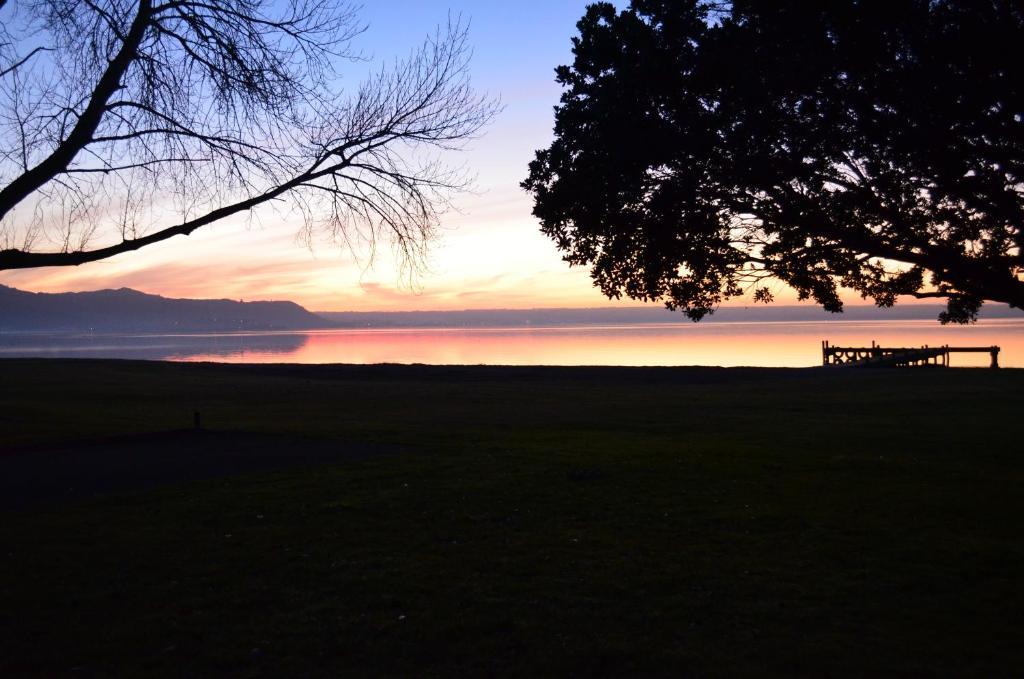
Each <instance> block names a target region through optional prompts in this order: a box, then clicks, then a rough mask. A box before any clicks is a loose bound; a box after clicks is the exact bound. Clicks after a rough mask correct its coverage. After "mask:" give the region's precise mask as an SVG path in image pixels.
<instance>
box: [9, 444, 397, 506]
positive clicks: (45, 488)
mask: <svg viewBox="0 0 1024 679" xmlns="http://www.w3.org/2000/svg"><path fill="white" fill-rule="evenodd" d="M404 450H406V449H405V448H402V447H399V446H389V445H384V444H371V443H352V442H340V441H325V440H318V439H308V438H303V437H298V436H285V435H276V434H253V433H245V432H228V431H206V430H182V431H169V432H154V433H147V434H137V435H131V436H120V437H115V438H107V439H96V440H91V441H81V442H72V443H62V444H56V445H48V446H33V447H24V448H20V449H13V450H5V451H0V510H12V509H13V510H19V509H34V508H41V507H47V506H52V505H55V504H60V503H64V502H69V501H73V500H80V499H86V498H92V497H99V496H103V495H107V494H109V493H119V492H129V491H136V490H145V489H149V488H156V487H159V486H165V485H171V484H175V483H183V482H186V481H194V480H198V479H210V478H218V477H225V476H231V475H234V474H243V473H249V472H271V471H280V470H284V469H288V468H290V467H297V466H304V465H315V464H327V463H333V462H345V461H353V460H362V459H367V458H370V457H376V456H378V455H383V454H391V453H399V452H402V451H404Z"/></svg>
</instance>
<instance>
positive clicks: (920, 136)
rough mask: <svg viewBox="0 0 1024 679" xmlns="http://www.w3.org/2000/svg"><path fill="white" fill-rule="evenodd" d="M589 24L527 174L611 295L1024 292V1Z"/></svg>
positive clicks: (633, 10)
mask: <svg viewBox="0 0 1024 679" xmlns="http://www.w3.org/2000/svg"><path fill="white" fill-rule="evenodd" d="M578 28H579V36H578V37H576V38H574V39H573V52H574V55H575V58H574V61H573V63H572V65H571V66H561V67H559V68H558V69H557V71H556V74H557V80H558V82H559V83H561V84H562V85H563V86H564V88H565V91H564V93H563V95H562V99H561V104H560V105H559V106H558V107H557V108H556V114H555V139H554V141H553V143H552V144H551V146H550V147H549V148H547V149H544V150H541V151H538V153H537V156H536V159H535V160H534V161H533V162H532V163H531V165H530V174H529V177H528V178H527V179H526V180H525V181H524V182H523V187H524V188H525V189H527V190H528V191H530V192H531V193H532V194H533V197H534V200H535V207H534V214H535V215H536V216H537V217H538V218H539V219H540V221H541V225H542V230H543V232H544V233H545V234H547V235H548V236H550V237H551V238H552V239H553V240H554V241H555V243H556V244H557V246H558V248H559V249H560V250H561V251H562V252H563V253H564V257H565V259H566V260H567V261H569V262H570V263H572V264H577V265H589V266H590V267H591V268H592V276H593V278H594V280H595V282H596V283H597V285H598V286H600V288H601V290H602V291H603V292H604V293H605V294H607V295H609V296H612V297H618V296H620V295H622V294H625V295H627V296H629V297H633V298H637V299H641V300H662V301H664V302H665V303H666V304H667V305H668V306H669V307H670V308H679V309H681V310H682V311H683V312H685V313H686V314H687V315H689V316H690V317H691V318H693V319H695V320H698V319H700V318H701V317H703V316H704V315H706V314H707V313H710V312H712V311H713V310H714V309H715V307H716V306H717V305H719V304H720V303H721V302H723V301H724V300H727V299H730V298H735V297H738V296H741V295H744V294H753V296H754V298H755V299H759V300H763V301H769V300H770V299H771V298H772V292H771V287H770V281H773V280H774V281H781V282H783V283H785V284H788V285H789V286H791V287H792V288H793V289H795V290H796V291H797V293H798V294H799V296H800V298H801V299H808V298H809V299H813V300H815V301H816V302H818V303H819V304H821V305H822V306H823V307H824V308H826V309H828V310H830V311H840V310H841V309H842V301H841V299H840V296H839V294H840V286H845V287H847V288H852V289H853V290H856V291H858V292H859V293H860V294H861V295H863V296H864V297H865V298H869V299H871V300H873V301H874V302H876V303H877V304H879V305H881V306H890V305H892V304H893V303H894V302H895V301H896V300H897V298H898V297H899V296H901V295H910V296H914V297H919V298H933V297H934V298H945V299H946V300H947V302H948V310H947V312H945V313H944V314H943V315H942V316H941V317H940V320H942V321H943V322H949V321H956V322H967V321H969V320H972V319H973V318H975V316H976V314H977V311H978V309H979V308H980V306H981V304H982V303H983V301H985V300H994V301H1000V302H1007V303H1009V304H1011V305H1013V306H1015V307H1017V308H1024V281H1022V274H1024V254H1022V253H1024V250H1022V242H1021V241H1022V236H1021V228H1022V225H1024V184H1022V181H1024V122H1022V115H1024V63H1022V62H1021V60H1019V59H1017V58H1015V57H1014V56H1013V55H1014V54H1015V51H1016V50H1017V46H1019V45H1020V44H1022V43H1024V5H1022V4H1021V3H1019V2H1017V1H1015V0H981V1H980V2H979V1H977V0H887V1H886V2H881V1H872V0H837V1H835V2H823V3H808V2H802V1H800V0H782V1H780V2H771V3H765V2H757V1H754V0H736V1H735V2H731V3H724V2H706V1H699V0H634V2H633V3H632V4H631V5H630V6H629V8H628V9H626V10H624V11H621V12H620V11H618V10H616V8H615V7H614V6H613V5H611V4H609V3H597V4H594V5H591V6H590V7H588V9H587V11H586V14H585V16H584V17H583V19H582V20H581V21H580V22H579V24H578Z"/></svg>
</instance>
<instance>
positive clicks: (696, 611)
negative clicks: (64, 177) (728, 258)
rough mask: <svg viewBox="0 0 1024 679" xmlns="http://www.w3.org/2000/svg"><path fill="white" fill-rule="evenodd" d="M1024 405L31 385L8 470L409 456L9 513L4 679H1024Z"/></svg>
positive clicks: (791, 395) (376, 381)
mask: <svg viewBox="0 0 1024 679" xmlns="http://www.w3.org/2000/svg"><path fill="white" fill-rule="evenodd" d="M1022 387H1024V371H1019V370H1001V371H989V370H957V369H949V370H940V369H934V370H929V369H923V370H893V371H856V370H853V371H842V370H839V371H822V370H773V369H763V370H756V369H731V370H723V369H712V368H707V369H704V368H682V369H617V368H581V369H572V368H550V369H540V368H532V369H531V368H523V369H511V368H507V369H502V368H442V367H437V368H429V367H422V366H420V367H416V366H413V367H397V366H390V367H389V366H381V367H358V366H353V367H343V366H338V367H327V366H324V367H318V366H308V367H296V366H217V365H186V364H164V363H139V362H116V361H80V362H76V361H43V360H8V361H2V362H0V447H6V448H7V449H8V450H11V449H16V451H20V452H13V453H10V452H9V453H7V454H19V455H29V454H33V453H32V446H37V445H41V444H46V443H48V442H59V441H69V440H74V439H80V438H89V437H96V436H107V435H112V434H126V433H133V432H154V431H161V430H169V429H176V428H181V427H186V426H191V422H192V413H193V411H195V410H199V411H201V412H202V416H203V421H204V424H205V426H207V427H209V428H211V429H214V430H224V431H241V432H249V433H260V432H265V433H268V434H275V435H284V434H300V435H302V436H306V437H313V438H316V439H318V440H319V439H327V440H336V441H339V442H343V441H357V442H365V443H373V444H389V445H392V444H393V445H398V446H404V447H406V448H407V452H404V453H400V454H392V455H386V456H382V457H379V458H372V459H366V460H361V461H353V462H345V463H340V464H331V465H326V466H324V465H320V466H313V467H304V468H301V469H293V470H291V471H288V472H283V473H274V474H255V475H243V476H234V477H231V478H227V479H218V480H207V481H199V482H193V483H189V484H185V485H174V486H168V487H165V488H163V489H159V490H155V491H147V492H144V493H129V494H119V495H115V496H110V497H106V498H103V499H99V500H91V501H87V502H77V503H73V504H55V505H53V506H51V507H47V508H43V509H39V510H32V511H21V512H5V513H2V514H0V545H2V549H0V564H2V565H0V602H2V603H0V674H3V675H6V676H16V675H17V676H21V675H45V676H51V675H64V674H73V675H74V676H110V675H119V676H138V675H157V676H206V675H213V674H233V675H251V676H319V675H324V676H337V675H339V674H357V675H396V676H397V675H401V676H408V675H470V676H476V675H535V674H540V675H564V674H574V675H582V676H587V675H623V674H646V675H670V674H671V675H679V674H688V673H691V674H701V675H707V674H711V675H736V674H763V673H768V674H781V675H813V676H822V675H832V676H836V675H839V676H846V675H877V674H883V675H914V676H918V675H934V676H958V675H987V676H992V675H1011V674H1017V673H1019V672H1020V670H1021V668H1022V667H1024V584H1022V579H1021V574H1022V573H1024V541H1022V535H1024V531H1022V529H1024V519H1022V516H1024V493H1022V492H1021V491H1022V487H1024V486H1022V482H1024V462H1022V453H1024V446H1022V445H1021V431H1022V429H1021V427H1022V423H1024V418H1022V413H1024V388H1022ZM144 454H145V451H144V450H142V451H140V455H144Z"/></svg>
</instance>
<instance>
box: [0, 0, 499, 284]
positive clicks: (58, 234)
mask: <svg viewBox="0 0 1024 679" xmlns="http://www.w3.org/2000/svg"><path fill="white" fill-rule="evenodd" d="M361 31H362V27H361V26H360V25H359V23H358V21H357V17H356V15H355V12H354V10H353V8H352V7H350V6H348V5H343V4H340V3H339V2H336V1H334V0H288V1H287V2H275V1H273V0H22V1H20V2H18V1H13V2H10V3H8V2H7V1H6V0H0V269H17V268H25V267H35V266H50V265H71V264H81V263H83V262H89V261H93V260H97V259H102V258H105V257H109V256H111V255H114V254H117V253H120V252H125V251H128V250H135V249H138V248H140V247H143V246H145V245H149V244H151V243H156V242H158V241H162V240H165V239H167V238H170V237H172V236H175V235H179V234H185V235H187V234H190V233H192V232H193V231H194V230H195V229H197V228H199V227H202V226H204V225H207V224H210V223H212V222H215V221H217V220H220V219H223V218H225V217H228V216H229V215H232V214H235V213H239V212H246V211H249V210H251V209H253V208H255V207H257V206H259V205H261V204H265V203H268V202H270V201H274V202H279V199H287V203H285V204H287V205H289V206H290V207H294V208H297V209H298V210H299V211H300V212H301V214H302V217H303V219H304V221H303V224H304V227H303V228H304V232H305V234H306V235H307V236H309V237H310V238H312V237H313V234H314V233H315V232H316V229H317V228H319V227H322V228H323V229H325V230H326V232H327V233H328V234H330V235H331V236H334V237H335V238H337V239H340V240H342V241H345V242H349V243H352V241H354V240H365V241H369V242H370V243H371V244H372V243H375V242H377V240H378V238H381V237H383V238H385V239H386V240H390V241H391V242H392V243H393V244H395V245H396V246H397V249H398V250H399V252H400V254H401V255H403V256H404V257H405V259H406V260H407V261H415V260H417V259H418V257H419V255H420V254H421V251H422V248H423V246H424V244H425V243H426V242H427V241H428V240H429V239H430V237H431V235H432V233H433V231H434V228H435V225H436V218H437V215H438V211H439V210H440V209H443V207H444V206H445V201H446V200H447V198H448V196H450V193H451V191H452V190H457V189H460V188H463V187H464V177H463V175H462V173H461V172H460V171H457V170H454V169H450V168H448V167H447V166H445V165H444V164H443V163H441V162H440V159H439V158H440V155H442V153H443V152H444V151H445V150H448V149H451V148H453V147H457V146H459V144H460V142H461V141H463V140H465V139H467V138H469V137H471V136H472V135H474V134H475V133H477V132H478V131H479V130H480V129H481V127H482V126H483V125H484V124H486V123H487V122H488V120H489V119H490V118H491V117H492V116H493V115H494V113H495V110H496V108H495V104H494V103H493V102H491V101H489V100H488V99H486V98H482V97H480V96H478V95H476V94H474V92H473V91H472V89H471V88H470V85H469V81H468V78H467V59H468V54H469V53H468V50H467V45H466V33H465V29H464V26H462V25H460V23H459V22H457V21H456V22H449V25H448V26H447V27H446V28H442V29H439V30H438V31H437V32H436V34H434V35H433V37H430V38H428V39H427V40H426V42H425V44H424V45H423V46H422V47H421V48H419V49H418V50H415V51H413V52H412V53H411V54H410V56H409V57H408V58H407V59H405V60H404V61H398V62H395V64H394V66H393V67H391V68H385V69H382V70H380V71H379V72H377V75H376V76H374V77H371V78H370V79H369V80H368V81H366V82H364V83H363V84H362V85H361V86H359V87H358V88H356V89H354V91H352V92H351V93H349V95H348V96H343V95H342V92H340V91H339V89H338V83H339V81H340V74H339V71H338V69H339V68H340V66H341V65H342V64H344V63H351V62H352V61H353V60H358V59H359V58H360V57H359V55H358V54H357V53H354V52H352V51H351V49H350V46H351V44H352V40H353V38H355V37H356V36H357V35H358V34H359V33H360V32H361Z"/></svg>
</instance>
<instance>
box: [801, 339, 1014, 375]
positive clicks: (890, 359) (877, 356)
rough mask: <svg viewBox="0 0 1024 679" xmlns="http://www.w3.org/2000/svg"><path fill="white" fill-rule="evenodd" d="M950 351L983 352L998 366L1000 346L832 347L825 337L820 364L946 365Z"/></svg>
mask: <svg viewBox="0 0 1024 679" xmlns="http://www.w3.org/2000/svg"><path fill="white" fill-rule="evenodd" d="M952 353H971V354H979V353H986V354H989V355H990V356H991V357H992V363H991V365H990V366H989V367H992V368H998V367H999V347H995V346H993V347H951V346H949V345H948V344H947V345H943V346H941V347H929V346H928V345H927V344H926V345H925V346H923V347H882V346H879V345H877V344H875V343H874V342H872V343H871V346H870V347H834V346H831V345H830V344H829V343H828V340H824V341H822V343H821V364H822V365H825V366H849V367H855V366H856V367H878V368H882V367H893V368H896V367H900V368H902V367H909V366H927V365H931V366H939V367H943V368H946V367H949V355H950V354H952Z"/></svg>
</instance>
